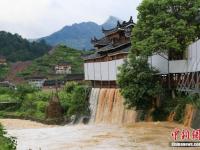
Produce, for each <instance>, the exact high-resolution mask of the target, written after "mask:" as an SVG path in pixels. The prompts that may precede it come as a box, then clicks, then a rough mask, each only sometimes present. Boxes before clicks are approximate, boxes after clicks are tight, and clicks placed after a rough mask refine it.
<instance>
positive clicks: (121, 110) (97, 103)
mask: <svg viewBox="0 0 200 150" xmlns="http://www.w3.org/2000/svg"><path fill="white" fill-rule="evenodd" d="M90 104H91V106H90V110H91V121H90V122H95V123H96V124H98V123H104V124H131V123H134V122H135V120H136V111H134V110H133V109H132V110H128V109H126V108H125V106H124V98H123V97H122V96H121V94H120V91H119V89H115V88H102V89H94V88H93V89H92V91H91V95H90Z"/></svg>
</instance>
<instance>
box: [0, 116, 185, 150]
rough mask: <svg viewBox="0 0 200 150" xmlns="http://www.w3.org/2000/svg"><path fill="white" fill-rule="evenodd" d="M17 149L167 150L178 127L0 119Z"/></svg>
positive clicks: (174, 125)
mask: <svg viewBox="0 0 200 150" xmlns="http://www.w3.org/2000/svg"><path fill="white" fill-rule="evenodd" d="M0 123H2V124H3V126H4V127H5V128H6V129H7V132H8V135H9V136H14V137H16V138H17V144H18V145H17V150H40V149H41V150H161V149H162V150H165V149H166V150H168V149H171V150H173V148H171V147H169V142H170V141H171V139H170V138H171V136H170V135H171V131H172V130H173V129H174V128H175V127H180V128H181V127H182V126H181V125H178V124H174V123H168V122H154V123H143V122H141V123H135V124H134V125H129V126H117V125H75V126H69V125H67V126H49V125H43V124H40V123H36V122H32V121H27V120H18V119H0Z"/></svg>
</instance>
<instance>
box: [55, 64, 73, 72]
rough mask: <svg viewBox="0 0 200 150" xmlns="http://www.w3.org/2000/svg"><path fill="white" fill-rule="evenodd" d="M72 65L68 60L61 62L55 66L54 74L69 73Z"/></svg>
mask: <svg viewBox="0 0 200 150" xmlns="http://www.w3.org/2000/svg"><path fill="white" fill-rule="evenodd" d="M71 70H72V66H71V63H69V62H61V63H59V64H57V65H56V66H55V73H56V74H71V73H72V71H71Z"/></svg>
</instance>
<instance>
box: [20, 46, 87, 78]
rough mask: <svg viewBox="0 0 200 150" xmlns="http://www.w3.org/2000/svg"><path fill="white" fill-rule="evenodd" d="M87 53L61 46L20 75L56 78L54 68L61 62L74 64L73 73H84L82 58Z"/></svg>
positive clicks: (33, 63) (34, 62) (38, 59)
mask: <svg viewBox="0 0 200 150" xmlns="http://www.w3.org/2000/svg"><path fill="white" fill-rule="evenodd" d="M85 53H88V52H85V51H79V50H75V49H72V48H68V47H66V46H61V45H60V46H57V47H56V48H55V49H54V50H52V51H51V52H50V53H48V54H46V55H44V56H42V57H40V58H37V59H35V60H34V61H32V64H31V65H30V66H29V67H28V68H27V69H26V70H25V71H23V72H21V73H20V74H18V75H19V76H22V77H29V76H46V77H52V76H55V71H54V66H55V65H56V64H58V63H59V62H61V61H67V62H70V63H71V64H72V73H83V60H82V59H81V56H82V55H83V54H85Z"/></svg>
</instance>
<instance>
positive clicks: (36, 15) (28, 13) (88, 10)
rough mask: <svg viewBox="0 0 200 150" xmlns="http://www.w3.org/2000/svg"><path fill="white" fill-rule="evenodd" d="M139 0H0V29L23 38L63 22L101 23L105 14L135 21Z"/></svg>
mask: <svg viewBox="0 0 200 150" xmlns="http://www.w3.org/2000/svg"><path fill="white" fill-rule="evenodd" d="M141 1H142V0H0V30H5V31H9V32H12V33H19V34H20V35H22V36H23V37H25V38H38V37H42V36H46V35H49V34H51V33H53V32H55V31H57V30H59V29H61V28H62V27H63V26H65V25H71V24H73V23H80V22H83V21H94V22H96V23H98V24H102V23H103V22H104V21H105V20H106V19H107V18H108V17H109V16H111V15H112V16H116V17H118V18H120V19H122V20H128V19H129V17H130V16H133V18H134V20H135V21H136V16H137V10H136V8H137V6H138V5H139V4H140V2H141Z"/></svg>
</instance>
